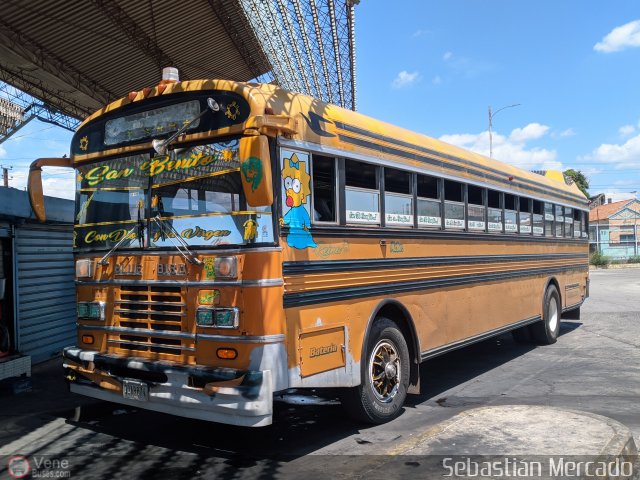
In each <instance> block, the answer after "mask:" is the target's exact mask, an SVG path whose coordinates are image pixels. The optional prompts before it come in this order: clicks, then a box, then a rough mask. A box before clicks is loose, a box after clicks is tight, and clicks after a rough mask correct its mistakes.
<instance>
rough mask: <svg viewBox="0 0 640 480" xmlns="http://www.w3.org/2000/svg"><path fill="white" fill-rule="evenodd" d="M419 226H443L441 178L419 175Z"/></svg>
mask: <svg viewBox="0 0 640 480" xmlns="http://www.w3.org/2000/svg"><path fill="white" fill-rule="evenodd" d="M417 180H418V186H417V191H418V227H436V228H442V212H441V211H440V207H441V205H442V203H441V202H440V182H441V181H442V180H440V179H439V178H435V177H430V176H428V175H418V179H417Z"/></svg>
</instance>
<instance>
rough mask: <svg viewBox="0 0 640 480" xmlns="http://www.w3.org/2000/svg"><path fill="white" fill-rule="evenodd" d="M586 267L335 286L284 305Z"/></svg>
mask: <svg viewBox="0 0 640 480" xmlns="http://www.w3.org/2000/svg"><path fill="white" fill-rule="evenodd" d="M582 270H588V267H587V266H586V265H585V266H580V265H567V266H562V267H544V268H528V269H522V270H511V271H508V272H497V273H496V272H492V273H471V274H467V275H459V276H456V277H437V278H429V279H425V280H409V281H402V282H392V283H379V284H376V285H362V286H355V287H338V288H328V289H324V290H311V291H305V292H294V293H285V294H284V306H285V308H288V307H299V306H303V305H314V304H318V303H328V302H337V301H340V300H352V299H355V298H367V297H377V296H380V295H395V294H399V293H407V292H415V291H420V290H429V289H433V288H443V287H452V286H458V285H471V284H478V283H486V282H493V281H497V280H509V279H513V278H522V277H531V276H535V275H548V274H551V273H562V272H569V271H582Z"/></svg>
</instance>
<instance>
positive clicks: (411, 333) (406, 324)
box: [361, 299, 420, 393]
mask: <svg viewBox="0 0 640 480" xmlns="http://www.w3.org/2000/svg"><path fill="white" fill-rule="evenodd" d="M379 316H382V317H386V318H388V319H389V320H391V321H393V322H394V323H395V324H396V325H397V326H398V328H399V329H400V331H401V332H402V334H403V335H404V338H405V339H406V340H407V346H408V347H409V358H410V359H411V365H410V367H411V368H410V378H409V390H408V393H420V342H419V340H418V334H417V332H416V327H415V324H414V322H413V318H412V317H411V314H410V313H409V311H408V310H407V308H406V307H405V306H404V305H402V303H400V302H399V301H397V300H392V299H386V300H382V301H381V302H380V303H378V305H376V308H375V309H374V310H373V312H372V313H371V315H370V317H369V321H368V322H367V328H366V330H365V332H364V336H363V339H362V352H365V351H366V346H367V342H368V340H369V334H370V332H371V328H372V326H373V324H374V322H375V321H376V318H378V317H379ZM361 363H362V362H361ZM362 365H364V363H362Z"/></svg>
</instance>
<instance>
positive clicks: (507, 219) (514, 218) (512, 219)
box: [504, 193, 518, 233]
mask: <svg viewBox="0 0 640 480" xmlns="http://www.w3.org/2000/svg"><path fill="white" fill-rule="evenodd" d="M516 201H517V197H516V196H515V195H511V194H509V193H505V194H504V231H505V232H506V233H517V232H518V210H517V204H516Z"/></svg>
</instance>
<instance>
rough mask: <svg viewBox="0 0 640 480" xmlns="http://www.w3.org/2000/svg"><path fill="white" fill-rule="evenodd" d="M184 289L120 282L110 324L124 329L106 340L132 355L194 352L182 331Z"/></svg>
mask: <svg viewBox="0 0 640 480" xmlns="http://www.w3.org/2000/svg"><path fill="white" fill-rule="evenodd" d="M186 311H187V308H186V290H185V289H183V288H182V287H173V286H151V285H149V286H145V285H122V286H120V288H119V289H118V291H117V292H116V295H115V305H114V309H113V314H114V320H115V322H114V324H115V326H118V327H120V328H126V329H127V332H126V333H117V334H114V335H112V336H110V338H109V343H110V344H111V345H114V346H116V347H118V348H120V349H124V350H130V351H131V353H132V354H136V355H142V356H152V355H154V354H155V355H157V354H163V355H169V356H181V355H183V354H185V353H186V354H188V353H189V352H194V351H195V344H194V340H193V339H192V338H190V337H189V335H187V334H186V333H183V332H188V329H187V328H186V326H187V313H186Z"/></svg>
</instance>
